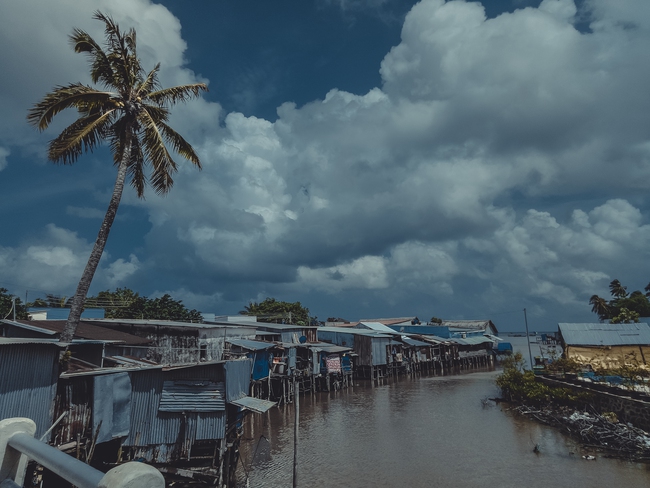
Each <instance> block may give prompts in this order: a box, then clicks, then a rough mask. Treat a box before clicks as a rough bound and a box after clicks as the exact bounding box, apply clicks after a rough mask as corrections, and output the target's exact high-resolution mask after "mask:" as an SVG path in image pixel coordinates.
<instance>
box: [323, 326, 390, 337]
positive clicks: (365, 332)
mask: <svg viewBox="0 0 650 488" xmlns="http://www.w3.org/2000/svg"><path fill="white" fill-rule="evenodd" d="M321 331H322V332H336V333H339V334H354V335H361V336H369V337H382V338H385V339H391V338H393V337H394V334H384V333H382V332H377V331H374V330H370V329H352V328H348V327H319V328H318V332H321Z"/></svg>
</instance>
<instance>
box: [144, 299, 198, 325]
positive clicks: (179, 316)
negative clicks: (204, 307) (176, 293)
mask: <svg viewBox="0 0 650 488" xmlns="http://www.w3.org/2000/svg"><path fill="white" fill-rule="evenodd" d="M144 318H146V319H157V320H174V321H177V322H203V317H202V316H201V313H200V312H199V311H198V310H194V309H192V310H188V309H187V308H186V307H185V305H183V301H182V300H174V299H173V298H172V297H171V296H170V295H167V294H165V295H163V296H162V297H160V298H156V299H154V300H147V302H146V303H145V306H144Z"/></svg>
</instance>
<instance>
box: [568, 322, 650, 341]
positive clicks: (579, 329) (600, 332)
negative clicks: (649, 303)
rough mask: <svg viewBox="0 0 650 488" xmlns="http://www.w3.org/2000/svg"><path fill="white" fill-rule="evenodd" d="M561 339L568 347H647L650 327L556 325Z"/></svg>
mask: <svg viewBox="0 0 650 488" xmlns="http://www.w3.org/2000/svg"><path fill="white" fill-rule="evenodd" d="M557 325H558V328H559V329H560V333H561V334H562V338H563V339H564V342H566V344H567V345H570V346H630V345H649V344H650V326H648V324H646V323H638V324H600V323H595V324H594V323H591V324H588V323H582V324H568V323H560V324H557Z"/></svg>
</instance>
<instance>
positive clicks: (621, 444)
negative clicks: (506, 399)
mask: <svg viewBox="0 0 650 488" xmlns="http://www.w3.org/2000/svg"><path fill="white" fill-rule="evenodd" d="M514 410H515V411H517V412H518V413H520V414H522V415H526V416H528V417H531V418H534V419H535V420H537V421H539V422H542V423H544V424H547V425H551V426H554V427H558V428H560V429H561V430H563V431H564V432H566V433H567V434H569V435H570V436H572V437H574V438H576V439H578V440H579V441H580V442H581V443H582V444H583V445H585V447H591V448H597V449H601V450H607V451H609V452H610V453H611V454H613V455H617V456H621V457H625V458H630V459H634V460H638V461H641V460H643V461H650V434H649V433H648V432H646V431H644V430H641V429H639V428H636V427H634V426H632V425H631V424H626V423H624V422H619V421H618V420H617V419H616V417H615V416H613V415H599V414H597V413H589V412H581V411H577V410H571V409H566V408H563V409H555V408H551V407H546V408H541V409H538V408H533V407H528V406H525V405H522V406H519V407H515V408H514Z"/></svg>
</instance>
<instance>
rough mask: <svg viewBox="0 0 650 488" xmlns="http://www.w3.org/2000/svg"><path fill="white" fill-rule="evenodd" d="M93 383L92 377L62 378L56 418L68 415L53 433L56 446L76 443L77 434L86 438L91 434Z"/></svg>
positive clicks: (57, 397)
mask: <svg viewBox="0 0 650 488" xmlns="http://www.w3.org/2000/svg"><path fill="white" fill-rule="evenodd" d="M92 381H93V377H92V376H80V377H75V378H61V380H60V381H59V385H58V389H57V393H56V402H55V408H54V416H55V418H59V416H60V415H61V414H63V413H65V414H66V415H65V417H63V419H62V420H61V421H60V422H59V424H58V425H57V426H56V428H55V429H54V432H53V433H52V443H53V444H54V445H55V446H60V445H61V444H66V443H68V442H72V441H76V440H77V434H79V435H80V436H81V437H84V436H85V435H87V434H89V433H90V430H89V426H90V422H91V419H92V415H91V414H92V408H91V402H92V397H93V395H92V392H93V388H92Z"/></svg>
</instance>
